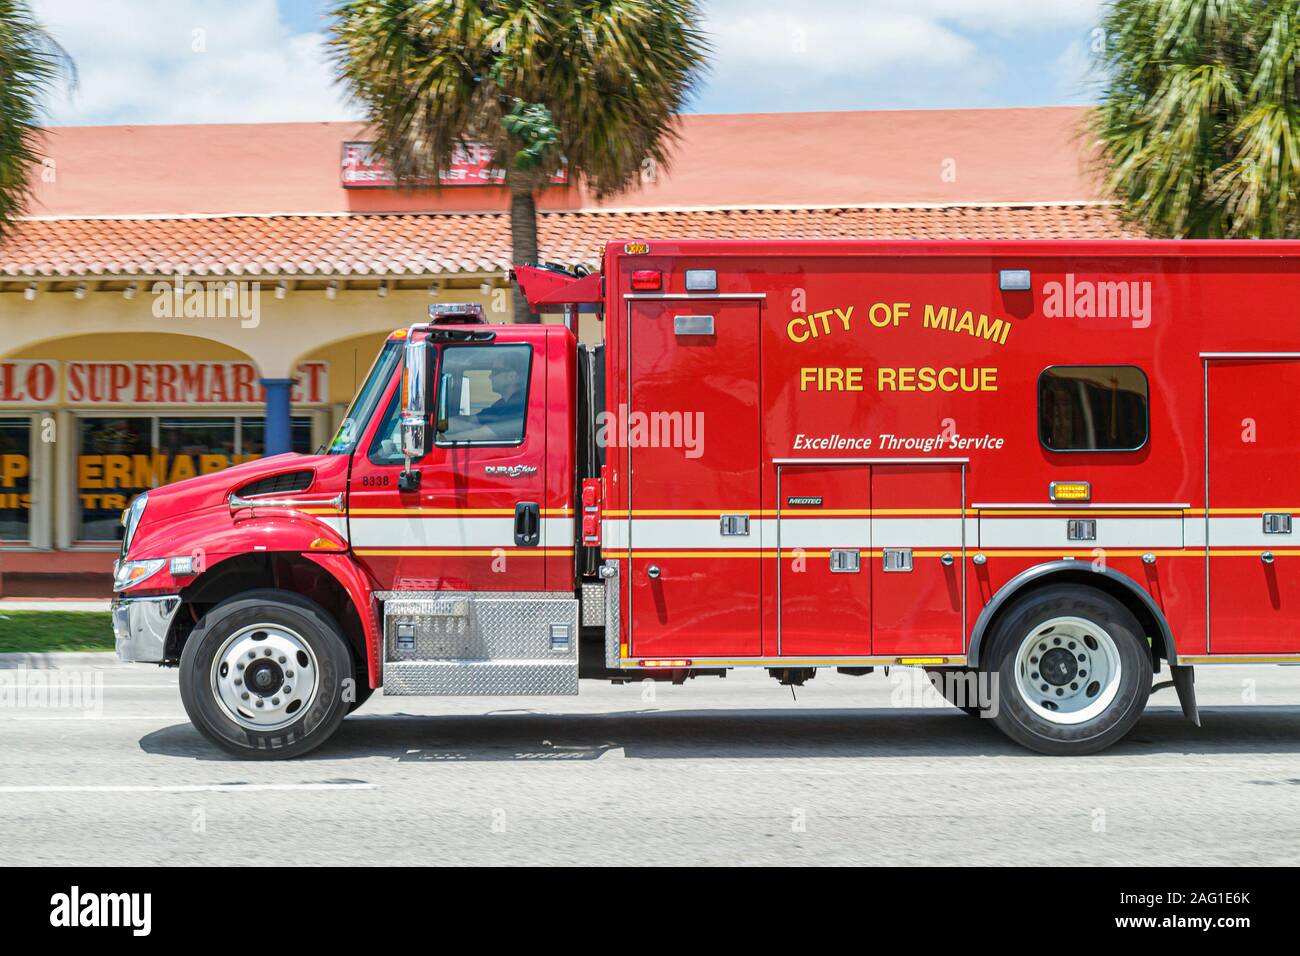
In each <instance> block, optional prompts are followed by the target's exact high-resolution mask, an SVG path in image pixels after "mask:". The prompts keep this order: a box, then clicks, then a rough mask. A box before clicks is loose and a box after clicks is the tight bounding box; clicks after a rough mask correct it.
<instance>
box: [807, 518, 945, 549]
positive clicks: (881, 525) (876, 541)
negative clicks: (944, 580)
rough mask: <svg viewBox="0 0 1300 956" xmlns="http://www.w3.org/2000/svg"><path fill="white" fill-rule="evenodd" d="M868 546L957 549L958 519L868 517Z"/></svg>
mask: <svg viewBox="0 0 1300 956" xmlns="http://www.w3.org/2000/svg"><path fill="white" fill-rule="evenodd" d="M784 530H785V529H784V528H783V529H782V531H784ZM871 546H872V547H873V548H954V549H957V550H960V549H961V518H872V519H871Z"/></svg>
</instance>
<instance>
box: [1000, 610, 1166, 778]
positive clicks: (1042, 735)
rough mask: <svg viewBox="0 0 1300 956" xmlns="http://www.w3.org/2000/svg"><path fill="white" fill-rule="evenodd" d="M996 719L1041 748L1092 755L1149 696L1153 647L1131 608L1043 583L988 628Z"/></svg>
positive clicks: (1129, 723) (1124, 729)
mask: <svg viewBox="0 0 1300 956" xmlns="http://www.w3.org/2000/svg"><path fill="white" fill-rule="evenodd" d="M990 638H991V640H990V643H989V653H988V654H986V655H983V660H982V663H981V670H984V671H986V672H988V673H990V674H991V675H993V676H994V677H995V679H996V682H997V690H996V696H997V702H998V712H997V714H996V715H995V717H994V722H995V723H996V724H997V726H998V728H999V729H1000V730H1002V731H1003V733H1005V734H1006V735H1007V736H1008V737H1010V738H1011V739H1012V740H1015V741H1016V742H1018V743H1020V744H1023V745H1024V746H1026V747H1028V748H1029V749H1031V750H1036V751H1038V752H1039V753H1045V754H1057V755H1071V754H1088V753H1095V752H1096V751H1098V750H1102V749H1104V748H1106V747H1109V746H1110V745H1111V744H1113V743H1115V742H1116V741H1117V740H1119V739H1120V738H1122V737H1123V736H1124V735H1125V734H1127V733H1128V732H1129V731H1130V730H1131V729H1132V728H1133V725H1134V724H1135V723H1137V720H1138V718H1139V717H1140V716H1141V715H1142V711H1143V710H1144V709H1145V707H1146V703H1147V697H1148V696H1150V694H1151V675H1152V666H1151V651H1150V647H1149V645H1148V643H1147V641H1146V638H1145V637H1144V635H1143V631H1142V627H1141V625H1140V624H1138V621H1137V619H1136V618H1135V617H1134V616H1133V614H1132V612H1130V611H1129V610H1128V608H1126V607H1125V606H1124V605H1123V604H1121V603H1120V602H1119V601H1117V600H1116V599H1115V598H1113V597H1111V596H1110V595H1109V594H1106V593H1105V592H1103V591H1098V590H1096V589H1094V588H1089V587H1084V586H1080V585H1057V586H1052V587H1046V588H1043V589H1042V590H1041V591H1036V592H1034V593H1033V594H1030V595H1029V596H1028V597H1026V598H1024V599H1022V600H1020V601H1018V602H1016V604H1014V605H1013V606H1012V607H1011V608H1010V609H1009V610H1008V612H1007V613H1006V614H1005V615H1003V617H1002V618H1001V620H1000V621H999V622H998V624H997V626H996V628H995V630H994V633H993V634H991V635H990Z"/></svg>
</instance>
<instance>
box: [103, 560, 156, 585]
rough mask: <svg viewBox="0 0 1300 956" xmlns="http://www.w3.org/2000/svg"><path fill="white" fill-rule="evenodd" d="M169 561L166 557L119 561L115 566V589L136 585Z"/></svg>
mask: <svg viewBox="0 0 1300 956" xmlns="http://www.w3.org/2000/svg"><path fill="white" fill-rule="evenodd" d="M166 563H167V559H166V558H153V559H151V560H149V561H118V562H117V564H116V565H114V567H113V590H114V591H125V590H126V589H127V588H131V587H135V586H136V585H137V584H139V583H140V582H141V581H144V580H147V579H148V578H151V577H153V576H154V575H155V574H157V573H158V572H159V571H161V570H162V566H163V565H164V564H166Z"/></svg>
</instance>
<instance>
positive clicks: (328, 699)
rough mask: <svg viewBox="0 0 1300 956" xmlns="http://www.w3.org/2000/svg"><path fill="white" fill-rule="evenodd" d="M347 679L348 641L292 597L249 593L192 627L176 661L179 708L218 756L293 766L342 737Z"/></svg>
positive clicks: (326, 618)
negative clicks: (181, 705)
mask: <svg viewBox="0 0 1300 956" xmlns="http://www.w3.org/2000/svg"><path fill="white" fill-rule="evenodd" d="M352 674H353V661H352V653H351V651H350V650H349V649H348V645H347V638H346V637H344V635H343V632H342V631H341V630H340V629H339V626H338V623H337V622H336V621H335V620H334V619H333V618H332V617H330V615H329V614H328V613H327V612H326V611H325V610H324V608H322V607H321V606H320V605H319V604H316V603H315V602H314V601H310V600H308V599H307V598H304V597H302V596H300V595H297V594H293V593H291V592H288V591H278V590H269V589H268V590H260V591H250V592H247V593H245V594H241V595H238V596H236V597H232V598H229V599H228V600H226V601H223V602H222V603H221V604H218V605H217V606H216V607H214V608H213V609H212V610H210V611H209V612H208V613H207V614H205V615H204V616H203V619H202V620H201V621H199V623H198V624H197V625H196V626H195V628H194V631H193V632H192V633H191V634H190V636H189V639H188V640H187V641H186V642H185V649H184V651H183V652H182V653H181V673H180V687H181V700H182V701H183V703H184V704H185V710H186V713H188V714H189V716H190V720H191V721H192V722H193V723H194V726H195V727H196V728H197V729H198V730H199V732H200V733H202V734H203V735H204V736H205V737H207V738H208V739H209V740H211V741H212V742H213V743H215V744H216V745H217V746H219V747H221V748H222V749H223V750H226V751H228V752H230V753H233V754H236V755H238V756H241V757H246V758H254V759H256V758H287V757H296V756H299V755H301V754H304V753H306V752H307V751H309V750H311V749H313V748H314V747H317V746H319V745H320V744H321V743H323V742H324V741H325V740H326V739H327V738H328V737H329V736H330V735H331V734H332V733H333V732H334V731H335V730H336V729H338V725H339V723H340V722H341V721H342V720H343V718H344V716H345V715H346V714H347V712H348V708H349V706H350V702H349V701H347V700H345V697H346V696H349V695H346V694H345V693H344V691H345V689H346V687H347V684H346V681H347V679H348V678H350V677H351V676H352ZM359 696H360V695H359V694H358V697H359Z"/></svg>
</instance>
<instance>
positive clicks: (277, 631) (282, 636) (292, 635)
mask: <svg viewBox="0 0 1300 956" xmlns="http://www.w3.org/2000/svg"><path fill="white" fill-rule="evenodd" d="M319 684H320V681H319V675H318V669H317V665H316V655H315V654H313V653H312V650H311V648H310V647H309V646H308V644H307V642H306V641H304V640H303V639H302V637H301V636H300V635H299V634H297V633H296V632H295V631H292V630H290V629H289V628H287V627H282V626H281V625H279V624H252V625H249V626H248V627H245V628H241V629H240V630H238V631H236V632H235V633H234V634H232V635H230V637H228V638H226V640H225V642H224V643H223V644H222V645H221V648H220V650H218V651H217V655H216V657H214V658H213V660H212V690H213V692H214V694H215V696H216V699H217V701H218V702H219V703H220V704H221V708H222V710H224V711H225V712H226V715H227V716H228V717H230V719H231V720H233V721H235V723H237V724H239V725H240V726H242V727H247V728H248V729H249V730H276V729H278V728H280V727H284V726H286V725H288V724H291V723H293V721H294V719H295V718H296V717H297V716H298V715H299V714H300V713H301V712H302V711H303V710H304V709H305V708H307V707H310V706H311V705H312V702H313V701H314V700H315V699H316V693H317V690H318V688H319Z"/></svg>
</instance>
